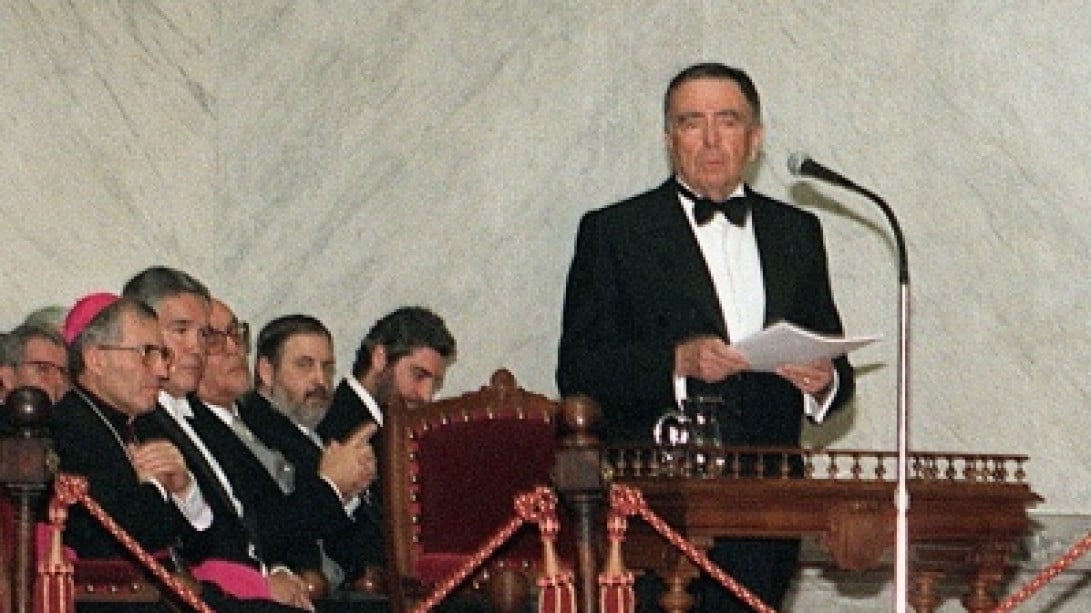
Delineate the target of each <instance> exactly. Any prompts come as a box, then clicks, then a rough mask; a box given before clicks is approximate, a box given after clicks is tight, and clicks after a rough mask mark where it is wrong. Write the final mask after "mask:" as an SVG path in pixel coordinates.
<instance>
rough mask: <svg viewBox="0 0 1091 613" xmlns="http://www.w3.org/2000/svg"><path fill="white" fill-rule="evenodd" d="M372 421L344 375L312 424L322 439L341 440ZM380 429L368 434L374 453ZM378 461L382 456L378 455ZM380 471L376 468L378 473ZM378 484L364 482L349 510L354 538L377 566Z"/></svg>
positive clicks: (380, 551)
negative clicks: (354, 506)
mask: <svg viewBox="0 0 1091 613" xmlns="http://www.w3.org/2000/svg"><path fill="white" fill-rule="evenodd" d="M373 423H375V418H374V417H372V415H371V411H369V410H368V408H367V405H365V404H364V401H363V400H362V399H361V398H360V395H359V394H357V393H356V390H354V389H353V388H352V387H350V386H349V384H348V381H345V380H344V379H342V380H341V382H340V383H338V384H337V389H336V390H334V392H333V401H332V402H331V403H330V409H329V411H327V412H326V416H325V417H324V418H322V421H321V422H320V423H319V424H318V427H317V428H316V430H317V432H318V434H319V436H321V437H322V440H324V441H329V440H332V439H336V440H341V441H343V440H345V439H346V438H348V436H349V435H350V434H352V433H353V432H355V431H356V430H357V429H358V428H359V427H361V426H363V425H366V424H373ZM382 435H383V430H382V428H380V429H379V430H378V431H377V432H376V433H375V435H374V436H372V437H371V446H372V447H373V448H374V449H375V452H376V454H378V453H379V450H381V449H382ZM378 461H379V462H382V458H378ZM381 473H382V471H381V470H380V474H381ZM381 491H382V488H381V487H380V486H379V481H378V479H376V480H375V481H373V482H372V483H371V485H370V486H368V489H367V493H366V495H365V496H364V497H363V500H362V502H361V504H360V506H359V507H358V508H357V509H356V511H355V512H354V513H353V521H355V522H356V533H355V536H354V539H355V541H356V547H357V548H359V550H360V551H361V553H362V554H363V556H364V559H365V560H366V563H367V564H368V565H374V566H381V565H382V564H383V558H384V556H383V532H382V526H383V515H382V502H381V501H382V498H381V496H382V494H381Z"/></svg>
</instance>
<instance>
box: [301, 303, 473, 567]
mask: <svg viewBox="0 0 1091 613" xmlns="http://www.w3.org/2000/svg"><path fill="white" fill-rule="evenodd" d="M455 350H456V347H455V339H454V336H452V335H451V332H450V331H449V330H448V329H447V326H446V324H444V322H443V320H442V319H441V318H440V317H439V316H438V315H436V314H435V313H433V312H432V311H430V310H428V309H425V308H422V307H402V308H399V309H397V310H395V311H393V312H391V313H389V314H387V315H386V316H384V317H383V318H381V319H380V320H379V321H377V322H375V325H373V326H372V327H371V329H370V330H369V331H368V333H367V334H366V335H365V336H364V338H363V339H362V340H361V341H360V346H359V348H358V349H357V350H356V360H355V362H354V363H353V365H352V376H351V377H345V378H344V379H342V380H341V383H339V384H338V385H337V390H336V391H335V392H334V394H333V401H332V403H331V404H330V408H329V411H328V412H327V413H326V415H325V417H324V418H323V419H322V421H320V422H319V424H318V427H317V428H316V430H317V431H318V434H319V435H321V436H322V438H323V439H324V440H326V441H332V440H342V439H344V438H345V437H347V436H349V434H350V433H352V432H354V431H355V430H356V429H357V428H359V427H360V426H361V425H362V424H376V425H377V426H379V427H380V428H381V427H382V425H383V413H384V412H385V411H386V410H387V407H388V406H389V405H390V402H391V401H392V400H394V399H401V400H403V401H404V402H405V404H406V405H407V406H410V407H413V406H417V405H419V404H423V403H425V402H430V401H431V400H432V397H433V395H434V394H435V393H436V391H438V390H439V388H440V387H441V386H442V385H443V378H444V376H445V375H446V373H447V367H448V366H449V365H450V364H451V362H452V361H454V359H455ZM380 435H381V430H380V433H379V434H376V437H375V438H374V439H373V441H372V445H373V446H375V447H376V448H378V444H379V443H378V442H377V441H378V439H377V437H378V436H380ZM356 518H357V519H356V525H357V528H358V530H359V534H358V535H357V536H356V538H357V540H358V541H359V542H360V546H361V547H362V548H363V551H364V560H365V563H366V564H368V565H381V564H382V560H383V553H384V552H383V545H382V531H381V530H380V529H379V528H380V526H381V525H382V514H381V505H380V501H379V487H378V483H377V482H376V483H372V485H371V487H370V488H369V491H368V495H367V496H365V497H364V503H363V504H361V505H360V508H359V509H357V511H356Z"/></svg>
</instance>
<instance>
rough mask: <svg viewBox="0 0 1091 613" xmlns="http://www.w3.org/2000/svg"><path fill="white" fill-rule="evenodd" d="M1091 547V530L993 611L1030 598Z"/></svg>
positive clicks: (1018, 603)
mask: <svg viewBox="0 0 1091 613" xmlns="http://www.w3.org/2000/svg"><path fill="white" fill-rule="evenodd" d="M1089 549H1091V532H1088V533H1087V534H1086V535H1084V537H1083V538H1082V539H1080V540H1079V541H1077V542H1076V544H1075V545H1073V546H1072V547H1069V548H1068V551H1066V552H1065V553H1064V554H1063V555H1061V557H1059V558H1057V560H1055V561H1054V562H1052V563H1051V564H1048V565H1046V567H1045V568H1043V569H1042V570H1041V571H1039V572H1038V574H1037V575H1035V576H1034V578H1033V579H1031V580H1030V581H1028V582H1027V583H1026V584H1024V585H1023V587H1021V588H1019V590H1018V591H1016V592H1015V593H1014V594H1012V595H1011V596H1008V597H1007V598H1005V599H1004V602H1001V603H1000V604H999V605H998V606H997V607H996V608H995V609H993V613H1001V612H1004V611H1011V610H1012V609H1014V608H1015V607H1017V606H1019V605H1020V604H1021V603H1023V602H1024V601H1026V600H1027V599H1028V598H1030V597H1031V596H1032V595H1033V594H1034V593H1035V592H1037V591H1038V590H1040V589H1042V588H1043V587H1044V586H1045V585H1046V584H1047V583H1049V582H1050V581H1052V580H1053V579H1054V578H1055V577H1056V576H1057V575H1059V574H1061V571H1063V570H1064V569H1066V568H1068V567H1069V566H1071V565H1072V564H1073V563H1074V562H1075V561H1076V560H1078V559H1080V557H1082V556H1083V555H1084V554H1085V553H1087V551H1088V550H1089Z"/></svg>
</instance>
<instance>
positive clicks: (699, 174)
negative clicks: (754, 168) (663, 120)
mask: <svg viewBox="0 0 1091 613" xmlns="http://www.w3.org/2000/svg"><path fill="white" fill-rule="evenodd" d="M758 119H759V118H757V117H755V116H754V113H753V111H752V110H751V108H750V105H749V104H748V103H747V101H746V97H745V96H743V93H742V90H741V89H740V88H739V86H738V84H737V83H735V82H734V81H732V80H730V79H714V78H704V79H694V80H692V81H686V82H685V83H682V84H681V85H680V86H679V87H678V88H677V89H676V90H675V91H674V93H673V95H672V96H671V99H670V104H669V108H668V112H667V132H666V135H665V139H666V145H667V151H668V152H669V153H670V158H671V163H672V165H673V167H674V171H675V172H676V173H678V176H679V177H680V178H681V179H682V181H683V182H684V183H685V184H686V185H688V186H689V187H690V188H692V189H693V190H694V191H696V192H698V194H699V195H702V196H708V197H710V198H712V199H713V200H717V201H721V200H724V199H726V198H727V197H728V196H730V195H731V193H732V192H733V191H734V190H735V188H736V187H737V186H738V185H739V184H740V183H741V182H742V175H743V170H744V169H745V168H746V165H747V164H748V163H750V162H751V161H753V160H754V159H755V158H756V157H757V154H758V150H759V148H760V146H761V137H762V130H761V125H760V123H759V121H758Z"/></svg>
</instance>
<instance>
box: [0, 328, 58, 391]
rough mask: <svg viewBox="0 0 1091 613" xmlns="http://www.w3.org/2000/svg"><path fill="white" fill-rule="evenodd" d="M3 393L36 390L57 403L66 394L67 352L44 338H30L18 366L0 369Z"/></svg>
mask: <svg viewBox="0 0 1091 613" xmlns="http://www.w3.org/2000/svg"><path fill="white" fill-rule="evenodd" d="M0 378H2V379H3V382H4V389H5V390H8V391H11V390H13V389H15V388H17V387H24V386H27V387H37V388H39V389H41V390H42V391H44V392H45V393H46V394H47V395H49V399H50V400H51V401H52V402H57V400H59V399H60V397H61V396H63V395H64V393H65V392H66V391H68V387H69V384H70V381H69V378H68V351H66V350H65V348H64V347H62V346H60V345H56V344H54V343H52V342H50V341H49V340H47V339H44V338H31V339H30V340H28V341H27V343H26V346H25V347H23V359H22V361H21V362H19V363H18V364H14V365H6V366H3V367H0Z"/></svg>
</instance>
